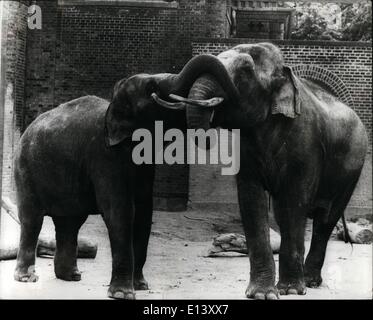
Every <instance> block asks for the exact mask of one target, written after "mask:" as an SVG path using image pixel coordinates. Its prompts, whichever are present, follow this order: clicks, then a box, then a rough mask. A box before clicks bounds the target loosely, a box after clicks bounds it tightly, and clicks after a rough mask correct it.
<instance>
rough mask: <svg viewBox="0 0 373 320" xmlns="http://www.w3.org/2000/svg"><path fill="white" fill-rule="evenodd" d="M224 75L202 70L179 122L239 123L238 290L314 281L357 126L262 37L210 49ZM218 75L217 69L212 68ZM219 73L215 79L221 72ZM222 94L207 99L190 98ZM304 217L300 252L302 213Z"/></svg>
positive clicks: (361, 150)
mask: <svg viewBox="0 0 373 320" xmlns="http://www.w3.org/2000/svg"><path fill="white" fill-rule="evenodd" d="M216 59H217V60H219V61H220V63H221V64H222V65H223V66H224V67H225V68H226V70H227V73H228V75H229V79H228V80H230V85H229V86H227V87H228V88H229V92H230V93H228V92H227V91H226V87H222V86H221V85H220V83H221V81H222V80H221V79H219V78H217V77H216V76H215V75H214V74H213V73H214V72H206V73H205V74H203V75H202V76H200V77H199V78H198V79H197V80H196V81H195V82H194V84H193V86H192V87H191V89H190V91H189V93H188V95H187V96H180V95H177V94H175V95H170V97H171V98H172V99H173V100H174V101H178V102H185V103H186V104H187V107H186V115H187V123H188V128H194V129H195V128H203V129H205V130H207V129H209V128H211V127H221V128H226V129H233V128H236V129H240V158H239V159H240V166H241V167H240V171H239V172H238V173H237V175H236V183H237V192H238V203H239V209H240V215H241V218H242V223H243V227H244V232H245V236H246V241H247V246H248V255H249V260H250V281H249V284H248V287H247V290H246V296H247V297H248V298H254V299H278V298H279V296H280V295H289V294H300V295H303V294H305V293H306V287H318V286H320V284H321V282H322V277H321V269H322V266H323V263H324V258H325V252H326V248H327V243H328V240H329V237H330V234H331V232H332V230H333V228H334V227H335V225H336V223H337V221H338V220H339V219H340V218H341V217H342V222H343V223H344V226H345V228H346V223H345V219H344V210H345V208H346V206H347V204H348V202H349V200H350V198H351V195H352V193H353V191H354V188H355V186H356V183H357V181H358V179H359V176H360V174H361V171H362V167H363V164H364V161H365V155H366V152H367V145H368V138H367V133H366V130H365V128H364V125H363V124H362V122H361V120H360V119H359V117H358V116H357V115H356V113H355V112H354V111H353V110H352V109H351V108H349V107H348V106H347V105H346V104H344V103H342V102H341V101H340V100H339V99H338V98H337V97H335V96H334V95H333V93H332V92H331V90H329V89H328V88H327V87H326V86H325V85H322V84H320V83H316V82H313V81H310V80H306V79H302V78H300V77H298V76H296V75H295V74H294V72H293V70H292V68H291V67H290V66H288V65H286V64H285V63H284V58H283V56H282V53H281V50H280V49H279V48H278V47H277V46H275V45H274V44H272V43H269V42H263V43H252V44H240V45H237V46H235V47H233V48H231V49H229V50H227V51H224V52H222V53H220V54H219V55H217V57H216ZM220 77H225V75H224V74H220ZM228 80H225V81H227V82H228ZM212 97H220V98H224V100H223V102H222V103H221V104H220V105H218V106H215V107H213V108H201V107H199V106H196V102H199V103H201V102H203V101H204V100H205V99H211V98H212ZM268 194H269V195H270V197H271V200H272V199H273V200H272V201H273V211H274V215H275V219H276V221H277V224H278V226H279V229H280V233H281V247H280V252H279V280H278V282H277V284H275V277H276V272H275V263H274V259H273V255H272V251H271V247H270V241H269V222H268V221H269V219H268ZM307 217H308V218H313V232H312V240H311V247H310V250H309V252H308V255H307V258H306V259H305V261H304V252H305V248H304V234H305V223H306V219H307Z"/></svg>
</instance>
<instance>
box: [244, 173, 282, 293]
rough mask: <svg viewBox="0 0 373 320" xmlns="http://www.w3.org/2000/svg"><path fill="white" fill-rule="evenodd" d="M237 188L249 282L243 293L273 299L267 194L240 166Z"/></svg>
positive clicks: (273, 283) (272, 269) (273, 272)
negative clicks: (248, 266)
mask: <svg viewBox="0 0 373 320" xmlns="http://www.w3.org/2000/svg"><path fill="white" fill-rule="evenodd" d="M237 189H238V201H239V206H240V212H241V217H242V223H243V227H244V231H245V236H246V243H247V248H248V254H249V259H250V283H249V285H248V287H247V289H246V296H247V297H248V298H254V299H277V298H278V292H277V289H276V287H275V276H276V272H275V262H274V259H273V254H272V249H271V245H270V239H269V223H268V201H267V196H266V194H265V191H264V189H263V187H262V186H261V185H260V183H258V182H256V181H252V180H250V178H248V177H247V176H246V175H245V174H244V172H243V170H242V171H240V172H239V173H238V175H237Z"/></svg>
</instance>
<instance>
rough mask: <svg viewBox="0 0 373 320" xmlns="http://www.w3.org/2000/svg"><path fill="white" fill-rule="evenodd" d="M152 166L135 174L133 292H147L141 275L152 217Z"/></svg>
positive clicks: (141, 167) (145, 167)
mask: <svg viewBox="0 0 373 320" xmlns="http://www.w3.org/2000/svg"><path fill="white" fill-rule="evenodd" d="M153 181H154V165H142V166H140V167H139V168H138V169H137V174H136V195H135V220H134V235H133V236H134V238H133V247H134V255H135V270H134V279H133V282H134V287H135V290H148V289H149V286H148V282H147V281H146V280H145V278H144V275H143V267H144V264H145V261H146V255H147V250H148V243H149V236H150V230H151V226H152V215H153Z"/></svg>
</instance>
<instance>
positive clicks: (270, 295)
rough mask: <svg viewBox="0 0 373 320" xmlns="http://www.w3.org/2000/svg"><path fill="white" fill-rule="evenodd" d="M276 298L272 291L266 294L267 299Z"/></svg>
mask: <svg viewBox="0 0 373 320" xmlns="http://www.w3.org/2000/svg"><path fill="white" fill-rule="evenodd" d="M277 299H278V296H277V295H276V294H275V293H273V292H270V293H268V294H267V300H277Z"/></svg>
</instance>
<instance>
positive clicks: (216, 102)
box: [169, 94, 224, 108]
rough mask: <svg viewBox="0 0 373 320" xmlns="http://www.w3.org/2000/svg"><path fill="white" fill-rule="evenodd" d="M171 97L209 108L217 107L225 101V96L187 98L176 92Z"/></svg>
mask: <svg viewBox="0 0 373 320" xmlns="http://www.w3.org/2000/svg"><path fill="white" fill-rule="evenodd" d="M169 97H170V98H171V99H173V100H175V101H179V102H185V103H189V104H192V105H194V106H199V107H208V108H211V107H216V106H217V105H219V104H220V103H222V102H223V101H224V98H221V97H214V98H211V99H207V100H193V99H187V98H184V97H180V96H178V95H176V94H170V95H169Z"/></svg>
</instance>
